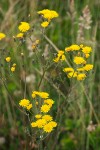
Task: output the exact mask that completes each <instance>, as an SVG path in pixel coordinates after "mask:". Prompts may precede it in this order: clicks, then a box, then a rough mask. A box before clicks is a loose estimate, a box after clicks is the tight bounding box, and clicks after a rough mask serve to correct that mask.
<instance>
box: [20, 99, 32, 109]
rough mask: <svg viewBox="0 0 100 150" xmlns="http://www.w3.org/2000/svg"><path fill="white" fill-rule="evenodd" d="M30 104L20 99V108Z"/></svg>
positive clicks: (26, 100)
mask: <svg viewBox="0 0 100 150" xmlns="http://www.w3.org/2000/svg"><path fill="white" fill-rule="evenodd" d="M29 104H30V101H29V100H28V99H22V100H21V101H20V103H19V105H20V106H22V107H27V106H28V105H29Z"/></svg>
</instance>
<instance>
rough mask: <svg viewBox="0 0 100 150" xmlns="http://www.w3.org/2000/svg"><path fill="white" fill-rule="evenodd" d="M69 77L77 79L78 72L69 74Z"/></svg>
mask: <svg viewBox="0 0 100 150" xmlns="http://www.w3.org/2000/svg"><path fill="white" fill-rule="evenodd" d="M67 76H68V78H72V77H73V78H75V77H77V72H74V71H73V72H69V73H68V74H67Z"/></svg>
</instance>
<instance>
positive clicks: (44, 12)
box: [38, 9, 58, 28]
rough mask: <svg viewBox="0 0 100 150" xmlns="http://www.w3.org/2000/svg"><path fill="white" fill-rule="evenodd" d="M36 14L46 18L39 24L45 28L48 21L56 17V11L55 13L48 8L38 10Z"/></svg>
mask: <svg viewBox="0 0 100 150" xmlns="http://www.w3.org/2000/svg"><path fill="white" fill-rule="evenodd" d="M38 14H40V15H42V17H43V18H44V19H46V21H43V22H42V23H41V26H42V27H43V28H46V27H47V26H48V25H49V23H50V21H51V20H52V19H53V18H56V17H58V13H57V12H56V11H54V10H49V9H44V10H41V11H38Z"/></svg>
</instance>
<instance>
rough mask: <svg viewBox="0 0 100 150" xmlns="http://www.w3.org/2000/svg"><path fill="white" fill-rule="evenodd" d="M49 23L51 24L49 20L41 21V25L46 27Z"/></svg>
mask: <svg viewBox="0 0 100 150" xmlns="http://www.w3.org/2000/svg"><path fill="white" fill-rule="evenodd" d="M48 25H49V22H48V21H44V22H42V23H41V26H42V27H43V28H46V27H47V26H48Z"/></svg>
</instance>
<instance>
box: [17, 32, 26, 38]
mask: <svg viewBox="0 0 100 150" xmlns="http://www.w3.org/2000/svg"><path fill="white" fill-rule="evenodd" d="M23 36H24V34H23V33H18V34H17V35H16V37H17V38H23Z"/></svg>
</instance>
